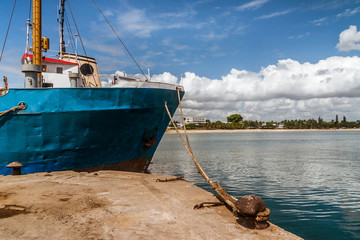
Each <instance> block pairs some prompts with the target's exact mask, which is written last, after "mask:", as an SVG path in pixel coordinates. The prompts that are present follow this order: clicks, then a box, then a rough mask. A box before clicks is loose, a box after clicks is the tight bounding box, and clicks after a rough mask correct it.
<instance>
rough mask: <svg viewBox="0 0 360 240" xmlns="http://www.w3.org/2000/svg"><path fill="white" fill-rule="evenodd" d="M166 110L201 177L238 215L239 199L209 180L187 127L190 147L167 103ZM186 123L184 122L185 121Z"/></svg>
mask: <svg viewBox="0 0 360 240" xmlns="http://www.w3.org/2000/svg"><path fill="white" fill-rule="evenodd" d="M177 93H178V98H179V102H181V101H180V92H179V89H178V90H177ZM179 107H180V112H181V118H182V119H184V117H183V115H182V109H181V103H180V104H179ZM165 108H166V112H167V113H168V115H169V118H170V121H171V123H172V124H173V126H174V128H175V131H176V133H177V134H178V136H179V138H180V140H181V142H182V144H183V145H184V147H185V149H186V151H187V152H188V153H189V155H190V157H191V158H192V160H193V161H194V163H195V166H196V168H197V169H198V171H199V173H200V174H201V176H203V178H204V179H205V180H206V182H208V183H209V184H210V186H211V188H212V189H213V190H214V191H215V192H216V193H217V194H218V195H219V197H220V199H221V200H222V201H223V202H225V203H226V204H227V205H228V206H229V207H231V209H232V211H233V213H238V212H239V211H238V209H237V208H236V206H235V202H236V201H237V199H236V198H235V197H233V196H231V195H230V194H228V193H227V192H226V190H225V188H223V187H222V186H220V182H218V183H215V182H214V181H213V180H212V179H211V178H209V176H208V175H207V174H206V173H205V171H204V170H203V169H202V167H201V166H200V164H199V163H198V161H197V160H196V158H195V156H194V153H193V152H192V150H191V147H190V142H189V139H188V137H187V133H186V127H185V124H183V125H184V131H185V135H186V139H187V141H188V145H187V144H186V143H185V141H184V139H183V137H182V136H181V134H180V132H179V130H177V128H176V125H175V123H174V120H173V119H172V117H171V114H170V111H169V108H168V107H167V103H166V102H165ZM183 122H184V120H183Z"/></svg>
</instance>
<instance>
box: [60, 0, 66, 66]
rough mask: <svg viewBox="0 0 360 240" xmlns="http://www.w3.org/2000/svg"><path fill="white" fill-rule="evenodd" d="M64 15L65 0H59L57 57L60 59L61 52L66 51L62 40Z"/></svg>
mask: <svg viewBox="0 0 360 240" xmlns="http://www.w3.org/2000/svg"><path fill="white" fill-rule="evenodd" d="M64 15H65V0H59V19H58V22H59V36H60V48H59V58H60V59H62V54H63V53H64V52H66V49H65V42H64Z"/></svg>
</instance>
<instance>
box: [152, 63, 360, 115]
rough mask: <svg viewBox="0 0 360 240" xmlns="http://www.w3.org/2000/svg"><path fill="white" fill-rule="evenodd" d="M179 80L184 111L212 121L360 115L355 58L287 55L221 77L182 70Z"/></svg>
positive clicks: (359, 73)
mask: <svg viewBox="0 0 360 240" xmlns="http://www.w3.org/2000/svg"><path fill="white" fill-rule="evenodd" d="M162 78H164V79H165V80H164V81H165V82H175V79H176V78H175V77H171V76H170V75H169V73H164V75H158V78H157V79H156V80H157V81H162V80H161V79H162ZM153 79H154V78H153ZM166 79H167V80H166ZM169 79H172V81H169ZM183 85H184V88H185V92H186V94H185V97H184V99H183V100H184V102H183V107H184V112H185V114H186V115H195V116H205V117H207V118H210V119H212V120H225V119H226V116H228V115H229V114H231V113H240V114H242V115H244V116H245V118H246V119H252V120H277V121H280V120H283V119H299V118H301V119H308V118H316V117H317V116H322V117H323V118H324V119H328V120H331V119H333V118H334V116H335V115H336V114H339V115H342V114H343V115H346V116H347V117H348V119H351V118H353V120H357V119H359V118H360V117H359V115H360V110H359V108H358V104H360V58H359V57H330V58H327V59H324V60H321V61H319V62H318V63H315V64H311V63H308V62H306V63H299V62H297V61H295V60H291V59H285V60H280V61H278V63H277V64H276V65H269V66H267V67H265V68H263V69H261V70H260V71H259V72H258V73H255V72H248V71H245V70H237V69H232V70H231V72H230V73H229V74H227V75H226V76H223V77H222V78H221V79H210V78H206V77H200V76H198V75H196V74H195V73H191V72H186V73H185V76H184V78H183Z"/></svg>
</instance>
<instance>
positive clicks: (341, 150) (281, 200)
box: [150, 131, 360, 239]
mask: <svg viewBox="0 0 360 240" xmlns="http://www.w3.org/2000/svg"><path fill="white" fill-rule="evenodd" d="M189 138H190V143H191V147H192V149H193V151H194V153H195V156H196V158H197V160H198V161H199V163H200V165H201V166H202V167H203V168H204V170H205V172H206V173H207V174H208V175H209V177H210V178H212V179H213V180H214V181H220V182H221V184H222V185H223V186H224V187H225V188H226V189H227V190H228V192H229V193H230V194H232V195H233V196H235V197H238V198H239V197H242V196H243V195H248V194H256V195H258V196H260V197H262V198H263V199H264V201H265V203H266V206H267V207H268V208H270V209H271V222H272V223H274V224H276V225H278V226H280V227H282V228H284V229H285V230H287V231H290V232H292V233H294V234H296V235H298V236H300V237H303V238H305V239H360V146H359V144H360V131H320V132H253V133H206V134H195V133H193V134H189ZM150 172H151V173H159V174H169V175H176V176H181V175H184V176H185V179H187V180H188V181H190V182H191V183H193V184H195V185H197V186H199V187H202V188H204V189H206V190H208V191H210V190H211V188H210V186H208V184H207V183H206V182H205V180H203V178H202V177H201V176H200V174H198V173H197V170H196V167H195V165H194V164H193V162H192V160H191V158H190V157H189V156H188V154H187V152H186V150H185V148H184V146H183V145H182V143H181V142H180V140H179V139H178V136H177V135H175V134H167V135H165V136H164V138H163V140H162V141H161V143H160V146H159V148H158V150H157V152H156V154H155V156H154V159H153V164H151V165H150Z"/></svg>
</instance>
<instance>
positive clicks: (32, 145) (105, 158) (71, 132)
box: [0, 88, 184, 175]
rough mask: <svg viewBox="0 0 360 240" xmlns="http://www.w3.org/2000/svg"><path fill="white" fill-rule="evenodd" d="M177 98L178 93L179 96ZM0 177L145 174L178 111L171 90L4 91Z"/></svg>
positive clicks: (1, 109) (0, 125)
mask: <svg viewBox="0 0 360 240" xmlns="http://www.w3.org/2000/svg"><path fill="white" fill-rule="evenodd" d="M180 93H181V97H182V95H183V93H184V92H180ZM19 102H24V103H25V104H26V105H27V108H26V109H25V110H20V111H17V112H10V113H8V114H6V115H4V116H2V117H0V149H1V154H0V174H1V175H8V174H11V172H12V171H11V169H9V168H7V167H6V165H7V164H9V163H11V162H13V161H19V162H21V163H22V164H23V165H24V167H23V168H22V173H34V172H50V171H61V170H79V171H82V170H84V171H91V170H101V169H117V170H125V171H138V172H143V171H146V169H147V167H148V165H149V163H150V161H151V158H152V156H153V154H154V153H155V150H156V148H157V146H158V144H159V142H160V140H161V138H162V136H163V134H164V132H165V130H166V128H167V126H168V124H169V121H170V119H169V117H168V115H167V113H166V110H165V107H164V103H165V102H167V105H168V107H169V110H170V112H171V114H174V112H175V110H176V108H177V107H178V104H179V102H178V96H177V91H176V90H170V89H158V88H57V89H56V88H46V89H10V91H9V92H8V93H7V94H6V95H4V96H2V97H0V111H5V110H7V109H9V108H11V107H14V106H17V105H18V104H19Z"/></svg>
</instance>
